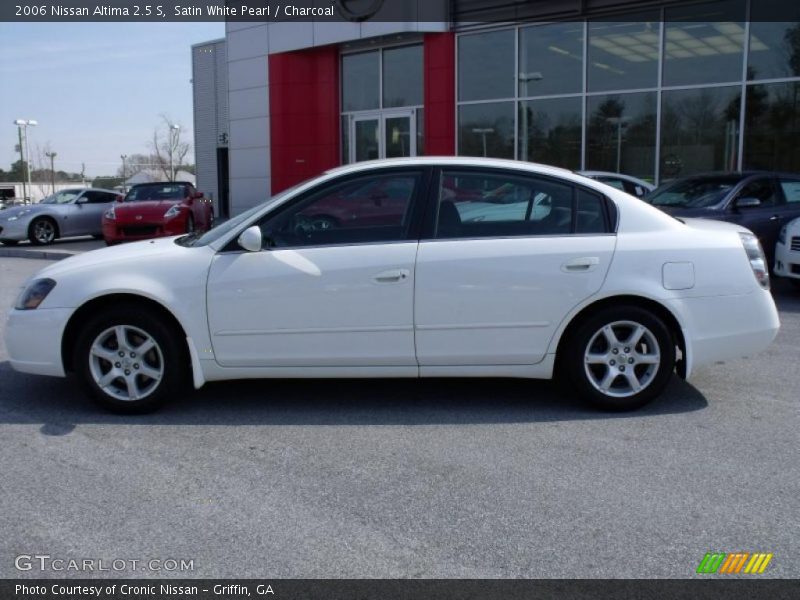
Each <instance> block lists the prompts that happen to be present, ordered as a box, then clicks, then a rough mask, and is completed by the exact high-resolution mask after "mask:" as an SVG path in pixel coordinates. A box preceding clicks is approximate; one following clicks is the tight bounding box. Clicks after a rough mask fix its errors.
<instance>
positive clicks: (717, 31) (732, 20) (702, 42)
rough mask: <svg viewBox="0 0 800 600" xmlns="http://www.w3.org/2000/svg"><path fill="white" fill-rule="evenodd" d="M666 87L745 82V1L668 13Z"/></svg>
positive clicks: (666, 24) (729, 0) (730, 0)
mask: <svg viewBox="0 0 800 600" xmlns="http://www.w3.org/2000/svg"><path fill="white" fill-rule="evenodd" d="M664 15H665V19H666V21H667V22H666V23H665V33H664V36H665V40H664V85H665V86H672V85H692V84H702V83H722V82H726V81H738V80H741V78H742V54H743V52H744V15H745V0H724V1H723V2H710V3H707V4H695V5H691V6H681V7H675V8H669V9H666V10H665V12H664Z"/></svg>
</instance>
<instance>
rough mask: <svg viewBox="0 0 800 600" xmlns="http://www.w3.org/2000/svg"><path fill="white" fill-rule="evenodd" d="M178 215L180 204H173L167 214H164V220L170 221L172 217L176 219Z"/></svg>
mask: <svg viewBox="0 0 800 600" xmlns="http://www.w3.org/2000/svg"><path fill="white" fill-rule="evenodd" d="M179 214H181V207H180V204H175V205H173V206H171V207H170V209H169V210H168V211H167V212H165V213H164V218H165V219H171V218H172V217H177V216H178V215H179Z"/></svg>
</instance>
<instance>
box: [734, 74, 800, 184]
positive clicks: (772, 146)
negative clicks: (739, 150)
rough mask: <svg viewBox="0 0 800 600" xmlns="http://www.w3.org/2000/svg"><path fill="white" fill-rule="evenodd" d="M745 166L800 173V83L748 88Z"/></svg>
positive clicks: (751, 86) (747, 167)
mask: <svg viewBox="0 0 800 600" xmlns="http://www.w3.org/2000/svg"><path fill="white" fill-rule="evenodd" d="M744 131H745V137H744V157H743V167H744V168H745V169H764V170H768V171H793V172H798V171H800V83H798V82H794V83H772V84H769V85H749V86H747V103H746V106H745V128H744Z"/></svg>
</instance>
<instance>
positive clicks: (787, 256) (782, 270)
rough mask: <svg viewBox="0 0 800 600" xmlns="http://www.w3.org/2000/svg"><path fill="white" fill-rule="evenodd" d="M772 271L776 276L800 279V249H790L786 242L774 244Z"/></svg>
mask: <svg viewBox="0 0 800 600" xmlns="http://www.w3.org/2000/svg"><path fill="white" fill-rule="evenodd" d="M773 272H774V273H775V275H777V276H778V277H793V278H795V279H800V251H797V250H792V249H790V248H789V246H787V245H786V244H781V243H778V244H777V245H776V246H775V265H774V270H773Z"/></svg>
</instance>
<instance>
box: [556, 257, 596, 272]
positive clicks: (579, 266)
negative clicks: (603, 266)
mask: <svg viewBox="0 0 800 600" xmlns="http://www.w3.org/2000/svg"><path fill="white" fill-rule="evenodd" d="M599 264H600V258H599V257H597V256H582V257H580V258H573V259H572V260H568V261H567V262H565V263H564V264H563V265H561V270H562V271H566V272H567V273H585V272H587V271H591V270H592V269H594V268H595V267H596V266H597V265H599Z"/></svg>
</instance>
